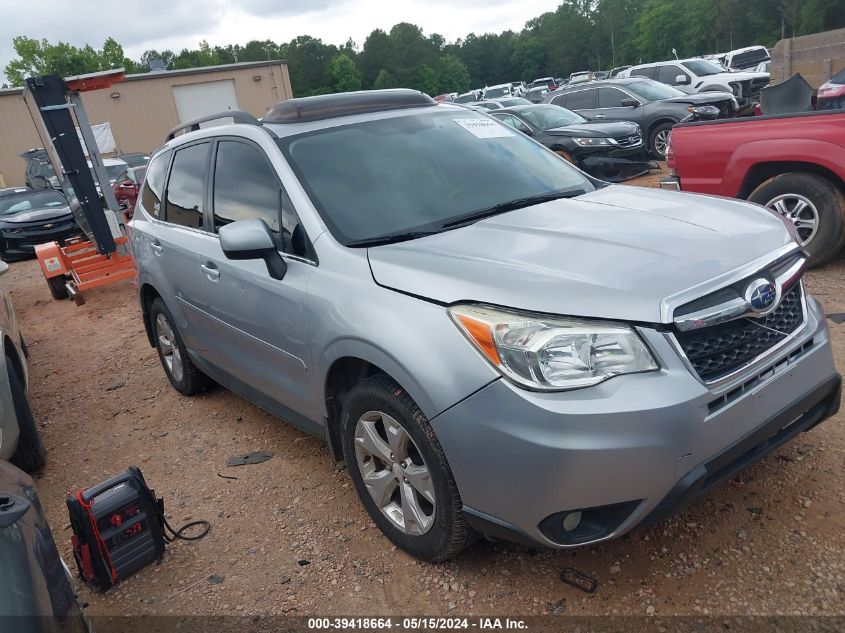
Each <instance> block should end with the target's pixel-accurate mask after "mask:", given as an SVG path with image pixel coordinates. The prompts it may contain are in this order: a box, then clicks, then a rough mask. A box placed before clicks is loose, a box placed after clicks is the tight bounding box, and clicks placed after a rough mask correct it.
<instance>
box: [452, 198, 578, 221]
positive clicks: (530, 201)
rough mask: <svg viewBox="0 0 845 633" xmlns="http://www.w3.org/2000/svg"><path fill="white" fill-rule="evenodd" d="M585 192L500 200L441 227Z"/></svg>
mask: <svg viewBox="0 0 845 633" xmlns="http://www.w3.org/2000/svg"><path fill="white" fill-rule="evenodd" d="M584 193H585V192H584V191H582V190H580V189H578V190H575V191H564V192H561V191H558V192H556V193H542V194H540V195H537V196H528V197H526V198H517V199H515V200H508V201H507V202H500V203H499V204H494V205H493V206H492V207H487V208H485V209H479V210H478V211H473V212H472V213H468V214H466V215H463V216H460V217H458V218H455V219H454V220H450V221H449V222H446V223H444V224H442V225H441V227H442V228H444V229H453V228H456V227H459V226H466V225H467V224H472V223H473V222H478V221H479V220H483V219H484V218H490V217H493V216H494V215H499V214H500V213H506V212H507V211H515V210H516V209H524V208H525V207H530V206H533V205H535V204H541V203H543V202H549V201H550V200H560V199H561V198H574V197H575V196H580V195H582V194H584Z"/></svg>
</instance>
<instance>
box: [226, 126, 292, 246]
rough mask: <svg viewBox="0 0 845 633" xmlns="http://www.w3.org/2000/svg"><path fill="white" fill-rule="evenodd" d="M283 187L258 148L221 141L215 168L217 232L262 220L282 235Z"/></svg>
mask: <svg viewBox="0 0 845 633" xmlns="http://www.w3.org/2000/svg"><path fill="white" fill-rule="evenodd" d="M280 189H281V186H280V185H279V181H278V179H277V178H276V174H275V173H273V170H272V169H271V168H270V165H268V164H267V159H266V158H265V157H264V154H263V153H262V152H261V150H259V149H258V148H256V147H254V146H252V145H247V144H246V143H240V142H238V141H220V143H219V144H218V145H217V160H216V161H215V165H214V196H213V199H214V206H213V207H212V208H213V209H214V230H215V231H217V230H218V229H219V228H220V227H221V226H225V225H226V224H229V223H230V222H235V221H237V220H247V219H251V218H260V219H262V220H264V221H265V222H266V223H267V226H269V227H270V230H271V231H274V232H276V233H278V232H279V222H280V217H279V200H280V198H279V191H280Z"/></svg>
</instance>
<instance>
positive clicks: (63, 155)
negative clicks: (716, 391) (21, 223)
mask: <svg viewBox="0 0 845 633" xmlns="http://www.w3.org/2000/svg"><path fill="white" fill-rule="evenodd" d="M123 79H124V71H123V69H118V70H112V71H106V72H100V73H91V74H89V75H80V76H78V77H71V78H68V79H62V78H61V77H59V76H58V75H46V76H43V77H30V78H28V79H27V80H26V88H25V89H24V101H25V103H26V106H27V108H28V109H29V112H30V115H31V116H32V121H33V123H34V124H35V127H36V130H37V131H38V135H39V137H40V138H41V141H42V142H43V144H44V149H45V151H46V153H47V157H48V159H49V161H50V164H51V165H52V166H53V170H54V171H55V173H56V177H57V178H58V180H59V184H60V186H61V188H62V191H63V192H64V194H65V197H66V198H67V199H68V202H69V204H70V208H71V211H72V212H73V216H74V218H75V220H76V223H77V224H78V225H79V227H80V228H81V229H82V232H83V233H84V234H85V238H84V239H83V238H81V237H80V238H77V239H72V240H68V241H66V242H65V243H64V244H59V243H58V242H48V243H47V244H39V245H38V246H36V247H35V255H36V257H37V258H38V263H39V264H40V265H41V270H42V272H43V273H44V277H45V278H46V279H47V285H48V286H49V287H50V294H51V295H52V296H53V298H54V299H66V298H68V297H70V298H71V299H73V301H74V302H75V303H76V304H77V305H81V304H82V303H84V296H83V294H82V293H83V292H85V291H86V290H90V289H91V288H97V287H100V286H105V285H108V284H111V283H115V282H118V281H122V280H125V279H132V278H134V277H135V264H134V262H133V261H132V256H131V255H130V254H129V244H128V239H127V237H126V234H125V231H126V227H125V222H124V217H123V214H122V212H121V211H120V209H119V207H118V204H117V200H116V199H115V196H114V192H113V191H112V188H111V186H110V185H109V180H108V177H107V176H106V173H105V169H104V167H103V161H102V159H101V158H100V154H99V151H98V149H97V143H96V140H95V139H94V134H93V132H92V131H91V125H90V124H89V122H88V116H87V114H86V113H85V108H84V106H83V105H82V99H81V98H80V93H82V92H86V91H89V90H101V89H104V88H110V87H111V86H112V85H113V84H115V83H117V82H120V81H123ZM77 129H78V130H79V134H77ZM80 136H81V137H82V141H83V142H84V143H85V148H86V149H87V154H88V158H87V159H86V152H85V151H84V149H83V147H82V143H80V138H79V137H80ZM89 160H90V162H91V165H90V168H89V165H88V161H89ZM92 172H93V173H92ZM95 177H96V181H97V182H96V183H95V181H94V178H95Z"/></svg>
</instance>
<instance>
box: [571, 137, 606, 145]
mask: <svg viewBox="0 0 845 633" xmlns="http://www.w3.org/2000/svg"><path fill="white" fill-rule="evenodd" d="M572 140H573V141H575V142H576V143H577V144H578V145H580V146H581V147H601V146H607V145H616V141H614V140H613V139H612V138H574V139H572Z"/></svg>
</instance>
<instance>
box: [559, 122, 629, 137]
mask: <svg viewBox="0 0 845 633" xmlns="http://www.w3.org/2000/svg"><path fill="white" fill-rule="evenodd" d="M544 131H545V132H546V134H551V135H552V136H578V137H582V136H583V137H588V138H590V137H606V136H609V137H611V138H616V137H617V136H631V135H632V134H636V133H637V132H639V131H640V126H639V125H637V124H636V123H631V122H630V121H615V122H612V123H594V122H591V121H590V122H587V123H576V124H574V125H566V126H564V127H556V128H552V129H551V130H544Z"/></svg>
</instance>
